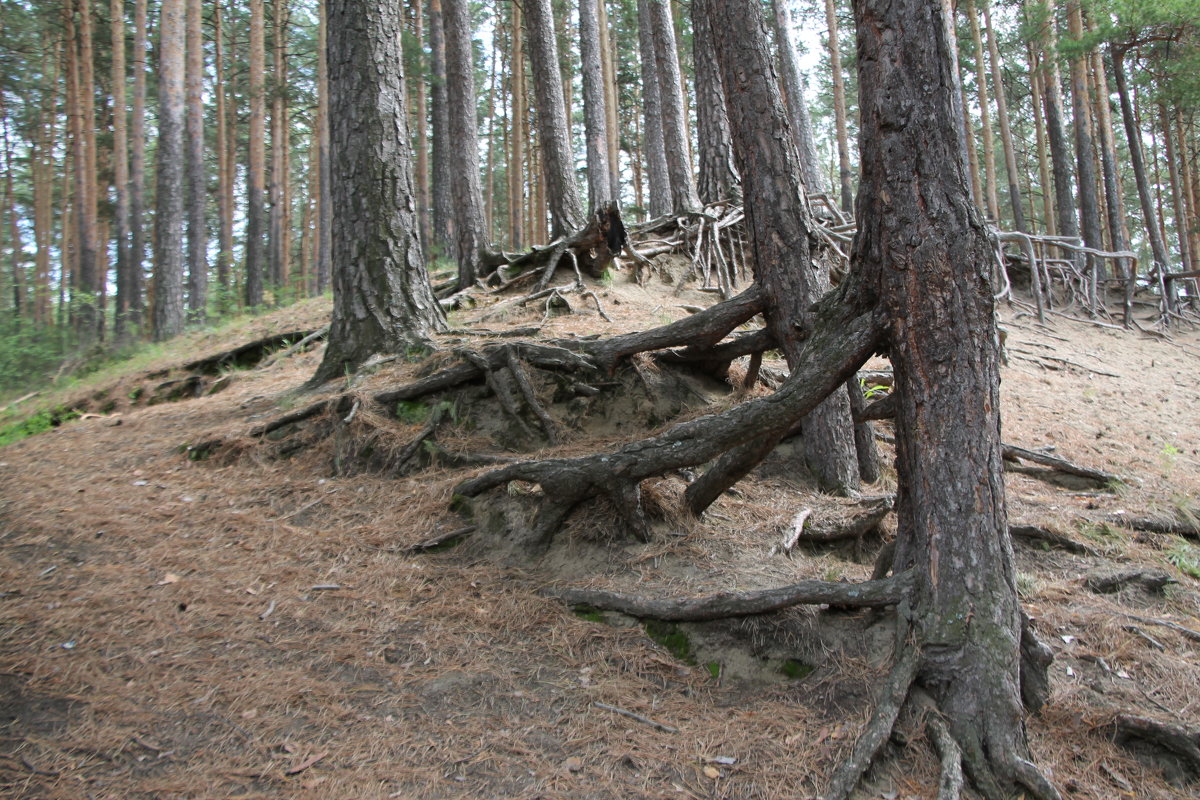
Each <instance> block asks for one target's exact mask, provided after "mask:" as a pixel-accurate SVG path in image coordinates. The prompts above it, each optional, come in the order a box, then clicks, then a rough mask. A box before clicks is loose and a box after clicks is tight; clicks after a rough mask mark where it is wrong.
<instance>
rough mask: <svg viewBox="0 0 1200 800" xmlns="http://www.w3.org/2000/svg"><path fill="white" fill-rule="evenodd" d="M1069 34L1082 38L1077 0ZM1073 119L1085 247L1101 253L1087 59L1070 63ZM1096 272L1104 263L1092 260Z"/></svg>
mask: <svg viewBox="0 0 1200 800" xmlns="http://www.w3.org/2000/svg"><path fill="white" fill-rule="evenodd" d="M1067 20H1068V30H1069V31H1070V33H1071V36H1072V37H1073V38H1076V39H1079V38H1081V37H1082V36H1083V17H1082V15H1081V12H1080V9H1079V1H1078V0H1069V2H1068V3H1067ZM1071 115H1072V117H1073V118H1074V123H1075V124H1074V130H1075V174H1076V176H1078V179H1079V224H1080V228H1081V230H1082V231H1083V243H1084V244H1085V245H1087V246H1088V247H1093V248H1096V249H1097V250H1102V249H1103V248H1104V240H1103V235H1102V234H1101V227H1100V202H1099V201H1100V187H1099V184H1097V183H1096V153H1095V150H1094V147H1093V144H1092V114H1091V99H1090V96H1089V93H1088V80H1087V56H1086V55H1083V54H1080V55H1079V56H1077V57H1075V58H1072V59H1071ZM1092 261H1093V263H1094V264H1095V268H1096V269H1103V267H1102V266H1101V262H1099V261H1098V260H1096V259H1093V260H1092Z"/></svg>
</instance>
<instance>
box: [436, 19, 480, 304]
mask: <svg viewBox="0 0 1200 800" xmlns="http://www.w3.org/2000/svg"><path fill="white" fill-rule="evenodd" d="M442 24H443V30H444V32H445V43H446V45H445V46H446V112H447V118H448V121H449V129H448V131H447V132H448V133H449V136H450V140H449V142H448V143H447V144H448V146H449V148H450V153H451V158H450V165H449V166H450V189H451V193H452V198H451V199H452V201H453V209H454V227H453V230H452V235H453V239H452V240H451V242H450V257H451V258H453V259H454V261H455V262H457V264H458V288H459V289H466V288H467V287H469V286H471V285H472V284H474V283H475V279H476V277H477V276H478V275H479V271H480V269H481V267H482V254H483V249H484V245H485V244H486V243H487V239H486V235H485V233H484V225H483V194H482V193H481V192H480V189H479V131H478V126H477V124H476V122H475V113H476V111H475V67H474V64H473V63H472V59H471V18H470V15H469V14H468V13H467V0H443V2H442Z"/></svg>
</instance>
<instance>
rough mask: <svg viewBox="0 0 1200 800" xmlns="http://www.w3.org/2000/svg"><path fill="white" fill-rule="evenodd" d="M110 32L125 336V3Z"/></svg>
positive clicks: (114, 4)
mask: <svg viewBox="0 0 1200 800" xmlns="http://www.w3.org/2000/svg"><path fill="white" fill-rule="evenodd" d="M108 15H109V32H110V37H111V39H112V97H113V146H112V152H113V192H114V194H115V196H116V201H117V202H116V208H115V209H114V211H115V213H116V220H115V222H116V226H117V242H116V251H117V302H116V308H115V309H114V314H113V333H114V334H115V335H116V336H117V337H118V338H121V337H123V336H125V334H126V333H127V332H128V322H129V287H130V271H131V269H132V266H131V263H130V262H131V258H130V241H129V135H128V133H127V131H128V127H127V125H126V115H127V113H128V110H127V109H126V107H125V81H126V74H125V3H124V2H122V0H111V2H110V3H109V11H108Z"/></svg>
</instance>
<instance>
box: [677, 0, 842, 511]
mask: <svg viewBox="0 0 1200 800" xmlns="http://www.w3.org/2000/svg"><path fill="white" fill-rule="evenodd" d="M697 6H698V7H699V8H700V9H703V13H705V14H707V16H708V20H709V22H710V24H711V25H712V28H713V30H719V31H721V32H722V35H721V36H719V37H716V49H717V59H718V61H719V62H720V64H721V77H722V79H723V83H724V86H725V102H726V109H727V111H728V114H729V123H730V129H731V131H732V133H733V144H734V153H735V155H736V156H737V163H738V172H739V174H740V175H741V176H742V191H743V194H744V197H745V209H746V220H747V224H748V227H749V229H750V239H751V246H752V250H753V263H754V274H755V278H756V280H757V281H758V283H759V284H761V285H762V286H763V287H764V288H765V289H766V290H767V293H768V295H769V297H771V298H772V301H771V304H770V307H769V308H768V309H767V312H766V315H765V316H766V319H767V325H768V327H769V328H770V330H771V332H772V333H773V334H774V336H775V339H776V341H777V342H779V345H780V349H782V350H783V353H784V356H785V357H786V358H787V361H788V365H789V366H790V367H793V368H794V367H795V365H796V363H797V362H798V361H799V358H800V356H801V353H802V351H803V350H804V346H805V345H804V341H803V339H802V338H801V336H800V334H799V332H798V329H797V325H798V324H799V325H803V320H804V318H805V314H806V312H807V311H808V309H809V307H810V306H812V304H813V303H815V302H816V301H817V299H819V298H820V297H821V296H822V295H823V294H825V292H826V291H828V290H829V287H830V279H829V271H828V266H827V264H825V263H824V262H823V260H822V259H821V258H819V257H818V258H814V256H815V254H814V253H813V251H812V248H811V244H810V242H811V239H812V236H813V231H812V222H811V218H810V215H809V211H808V203H807V200H806V198H805V194H804V185H803V183H802V182H801V180H800V164H799V154H798V152H797V150H796V146H795V141H794V140H793V138H792V132H791V129H790V127H789V125H788V120H787V117H786V115H785V113H784V111H783V109H781V108H780V107H779V106H778V105H777V104H775V103H774V102H772V99H773V98H775V97H778V96H779V86H778V84H777V83H776V81H775V70H774V68H773V67H772V59H771V55H770V52H769V49H768V42H769V41H770V39H769V35H768V33H767V30H766V27H765V24H764V20H763V17H762V14H761V11H760V9H759V7H758V3H757V0H726V2H722V3H715V2H713V1H712V0H706V2H703V3H698V4H697ZM698 13H699V12H698ZM802 426H803V430H804V448H805V457H806V459H807V461H808V464H809V467H810V468H811V469H812V471H813V472H814V474H815V476H816V478H817V479H818V481H819V482H820V483H821V484H822V485H823V486H824V487H826V488H828V489H831V490H834V491H840V492H848V491H853V490H856V489H857V488H858V486H859V475H858V460H857V455H856V452H855V445H854V425H853V421H852V419H851V416H850V398H849V396H848V395H847V394H846V392H845V391H837V392H835V393H834V394H833V395H831V396H830V397H829V398H828V399H826V400H825V401H824V402H823V403H822V404H821V405H820V406H818V407H817V408H816V409H814V410H813V411H812V412H811V413H809V414H808V415H807V416H805V417H804V420H803V423H802ZM770 444H773V442H772V443H770ZM763 446H764V447H766V446H768V443H766V442H764V443H763Z"/></svg>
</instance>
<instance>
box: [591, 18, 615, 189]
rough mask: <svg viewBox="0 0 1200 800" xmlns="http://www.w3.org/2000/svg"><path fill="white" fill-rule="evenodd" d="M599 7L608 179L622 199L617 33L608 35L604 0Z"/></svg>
mask: <svg viewBox="0 0 1200 800" xmlns="http://www.w3.org/2000/svg"><path fill="white" fill-rule="evenodd" d="M597 5H598V7H599V10H600V63H601V66H602V67H603V72H604V111H605V115H606V116H605V120H604V127H605V140H606V144H607V146H608V175H609V177H608V181H609V185H611V186H612V193H613V200H614V201H615V202H617V203H620V202H621V121H620V114H619V113H618V110H619V107H620V99H619V97H618V96H617V48H616V37H612V36H609V32H608V11H607V9H606V8H605V0H600V2H599V3H598V4H597Z"/></svg>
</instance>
